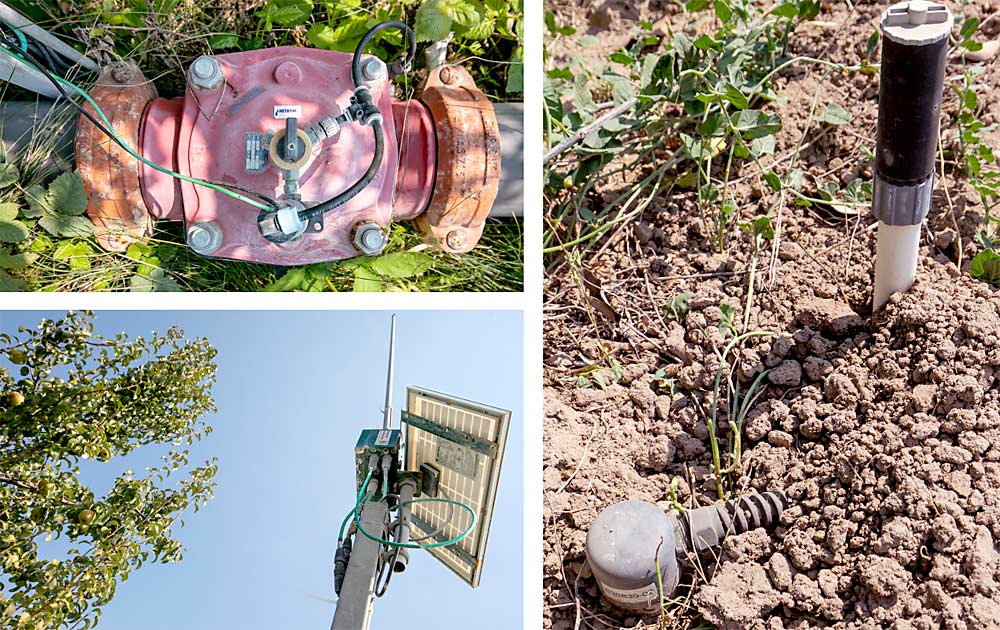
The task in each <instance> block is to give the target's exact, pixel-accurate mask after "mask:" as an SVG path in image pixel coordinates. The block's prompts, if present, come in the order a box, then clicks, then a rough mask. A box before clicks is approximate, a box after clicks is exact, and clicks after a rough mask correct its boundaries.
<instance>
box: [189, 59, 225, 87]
mask: <svg viewBox="0 0 1000 630" xmlns="http://www.w3.org/2000/svg"><path fill="white" fill-rule="evenodd" d="M221 82H222V67H221V66H220V65H219V62H218V61H216V60H215V59H214V58H212V57H208V56H201V57H198V58H197V59H195V61H194V63H193V64H191V84H192V85H193V86H194V87H196V88H198V89H201V90H211V89H213V88H215V87H217V86H218V85H219V84H220V83H221Z"/></svg>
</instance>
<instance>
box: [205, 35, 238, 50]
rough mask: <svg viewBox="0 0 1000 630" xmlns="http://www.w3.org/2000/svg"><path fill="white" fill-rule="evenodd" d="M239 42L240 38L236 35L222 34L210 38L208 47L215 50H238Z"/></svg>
mask: <svg viewBox="0 0 1000 630" xmlns="http://www.w3.org/2000/svg"><path fill="white" fill-rule="evenodd" d="M239 41H240V40H239V36H238V35H236V33H220V34H219V35H213V36H212V37H209V38H208V46H209V48H211V49H213V50H219V49H223V48H236V45H237V44H238V43H239Z"/></svg>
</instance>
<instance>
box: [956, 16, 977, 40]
mask: <svg viewBox="0 0 1000 630" xmlns="http://www.w3.org/2000/svg"><path fill="white" fill-rule="evenodd" d="M978 29H979V18H976V17H970V18H968V19H966V20H965V22H963V23H962V29H961V30H960V31H959V32H958V38H959V39H960V40H964V39H969V38H970V37H972V36H973V35H975V34H976V31H977V30H978Z"/></svg>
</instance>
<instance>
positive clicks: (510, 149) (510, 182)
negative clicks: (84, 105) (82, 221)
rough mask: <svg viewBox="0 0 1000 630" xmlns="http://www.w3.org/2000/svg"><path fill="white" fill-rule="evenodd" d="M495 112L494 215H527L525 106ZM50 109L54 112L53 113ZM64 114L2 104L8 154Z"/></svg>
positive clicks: (63, 130)
mask: <svg viewBox="0 0 1000 630" xmlns="http://www.w3.org/2000/svg"><path fill="white" fill-rule="evenodd" d="M494 109H495V111H496V115H497V123H498V124H499V127H500V154H501V155H500V159H501V163H502V164H503V168H502V169H501V170H500V189H499V190H498V191H497V198H496V201H495V202H494V203H493V208H491V209H490V216H491V217H495V218H503V217H514V216H518V217H520V216H524V103H496V104H495V105H494ZM50 110H51V111H52V112H54V113H52V114H49V113H48V112H49V111H50ZM64 111H65V112H70V111H71V110H70V108H69V107H68V106H66V105H59V106H56V105H55V103H54V102H52V101H46V100H40V101H37V102H36V101H3V102H0V121H2V122H0V142H2V145H3V149H4V151H5V152H7V153H8V154H9V153H16V152H17V151H18V150H20V149H22V148H23V147H24V146H26V145H27V144H28V143H29V142H30V140H31V138H32V137H34V136H36V134H42V135H45V136H46V137H47V136H49V135H51V129H52V124H53V122H54V121H56V120H59V117H60V115H61V114H62V113H63V112H64ZM76 122H77V119H76V116H69V117H68V118H66V120H65V122H63V123H61V125H60V127H59V131H58V134H57V137H58V138H59V144H58V149H57V151H56V152H55V153H54V154H53V158H52V160H51V165H52V166H53V167H54V168H56V169H58V170H59V171H67V170H70V169H72V168H73V140H74V138H75V137H76Z"/></svg>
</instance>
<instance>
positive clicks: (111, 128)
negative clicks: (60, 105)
mask: <svg viewBox="0 0 1000 630" xmlns="http://www.w3.org/2000/svg"><path fill="white" fill-rule="evenodd" d="M0 50H2V51H3V52H4V53H5V54H7V55H8V56H10V57H13V58H14V59H17V60H18V61H20V62H22V63H26V64H28V65H30V66H31V67H33V68H35V69H36V70H38V71H39V72H42V70H41V68H39V67H38V66H36V65H35V64H34V63H32V62H31V61H29V60H27V59H24V58H23V57H20V56H18V55H15V54H14V53H12V52H11V51H10V50H8V49H7V48H5V47H3V46H0ZM50 76H51V77H52V78H53V79H55V80H56V81H58V82H59V83H62V84H63V85H65V86H67V87H70V88H72V89H73V90H75V91H76V92H77V94H79V95H80V96H82V97H83V98H85V99H86V100H87V102H88V103H90V105H91V106H92V107H93V108H94V110H95V111H96V112H97V115H98V116H100V117H101V120H103V121H104V124H105V125H106V126H107V127H108V131H109V132H110V133H111V135H113V136H114V137H115V138H116V139H117V140H118V141H119V142H120V143H121V145H120V146H121V147H122V148H123V149H125V151H126V152H127V153H128V154H129V155H131V156H132V157H134V158H135V159H137V160H139V161H140V162H142V163H143V164H145V165H147V166H149V167H150V168H154V169H156V170H158V171H160V172H161V173H165V174H167V175H170V176H171V177H176V178H177V179H180V180H183V181H186V182H190V183H192V184H196V185H198V186H204V187H205V188H209V189H211V190H214V191H216V192H220V193H222V194H224V195H229V196H230V197H232V198H234V199H239V200H240V201H242V202H243V203H246V204H249V205H251V206H253V207H255V208H257V209H259V210H273V208H272V207H271V206H269V205H267V204H264V203H261V202H259V201H254V200H253V199H250V198H249V197H244V196H243V195H241V194H239V193H237V192H233V191H231V190H228V189H226V188H223V187H222V186H216V185H215V184H213V183H211V182H206V181H204V180H201V179H198V178H197V177H191V176H189V175H183V174H181V173H176V172H174V171H172V170H170V169H169V168H164V167H162V166H160V165H159V164H157V163H155V162H152V161H150V160H147V159H146V158H144V157H142V156H141V155H139V154H138V153H137V152H136V151H135V150H134V149H132V147H130V146H128V144H127V143H126V142H125V141H124V140H122V139H121V137H120V136H119V135H118V134H117V133H115V130H114V125H112V124H111V121H110V120H108V117H107V116H106V115H105V114H104V110H102V109H101V107H100V105H98V104H97V103H96V102H95V101H94V99H92V98H91V97H90V94H87V92H86V90H84V89H83V88H81V87H80V86H78V85H76V84H75V83H73V82H71V81H67V80H66V79H64V78H62V77H60V76H58V75H54V74H50Z"/></svg>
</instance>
